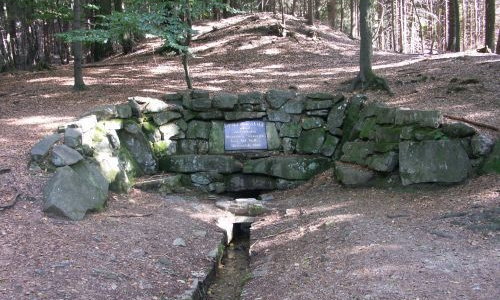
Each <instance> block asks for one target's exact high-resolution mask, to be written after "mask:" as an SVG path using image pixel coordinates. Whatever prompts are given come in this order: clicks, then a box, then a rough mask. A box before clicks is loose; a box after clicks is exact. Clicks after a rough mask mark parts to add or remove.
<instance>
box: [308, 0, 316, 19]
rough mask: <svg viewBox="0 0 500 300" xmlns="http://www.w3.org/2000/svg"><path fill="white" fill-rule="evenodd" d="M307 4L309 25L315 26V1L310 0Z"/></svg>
mask: <svg viewBox="0 0 500 300" xmlns="http://www.w3.org/2000/svg"><path fill="white" fill-rule="evenodd" d="M307 4H308V5H307V25H314V0H308V1H307Z"/></svg>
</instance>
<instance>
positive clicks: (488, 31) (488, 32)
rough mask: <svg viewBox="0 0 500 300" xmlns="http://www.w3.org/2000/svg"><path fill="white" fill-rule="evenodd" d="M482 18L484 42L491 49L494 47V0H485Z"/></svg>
mask: <svg viewBox="0 0 500 300" xmlns="http://www.w3.org/2000/svg"><path fill="white" fill-rule="evenodd" d="M485 5H486V7H485V20H484V25H485V26H484V27H485V28H484V44H485V46H488V47H489V48H490V49H491V50H493V48H494V47H495V0H486V3H485Z"/></svg>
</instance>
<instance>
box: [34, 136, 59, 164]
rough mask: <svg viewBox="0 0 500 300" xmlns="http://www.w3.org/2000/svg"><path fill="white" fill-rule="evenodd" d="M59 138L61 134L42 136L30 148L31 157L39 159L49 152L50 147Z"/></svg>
mask: <svg viewBox="0 0 500 300" xmlns="http://www.w3.org/2000/svg"><path fill="white" fill-rule="evenodd" d="M60 139H61V135H60V134H58V133H56V134H52V135H49V136H46V137H44V138H43V139H42V140H41V141H39V142H38V143H36V144H35V146H33V148H31V158H32V159H33V160H35V161H39V160H41V159H42V158H43V157H45V155H47V154H48V153H49V150H50V148H51V147H52V146H53V145H54V144H55V143H57V142H58V141H59V140H60Z"/></svg>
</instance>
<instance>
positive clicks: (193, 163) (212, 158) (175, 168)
mask: <svg viewBox="0 0 500 300" xmlns="http://www.w3.org/2000/svg"><path fill="white" fill-rule="evenodd" d="M160 169H161V170H163V171H167V172H178V173H196V172H210V171H213V172H217V173H222V174H228V173H235V172H238V171H241V169H242V164H241V163H240V162H239V161H238V160H236V159H234V158H233V157H230V156H224V155H189V154H187V155H171V156H168V157H164V158H163V159H162V160H161V161H160Z"/></svg>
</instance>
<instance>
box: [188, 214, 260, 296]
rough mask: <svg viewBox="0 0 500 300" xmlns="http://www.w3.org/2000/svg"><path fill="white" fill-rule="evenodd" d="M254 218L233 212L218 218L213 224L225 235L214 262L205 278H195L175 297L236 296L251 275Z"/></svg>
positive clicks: (239, 293) (239, 294)
mask: <svg viewBox="0 0 500 300" xmlns="http://www.w3.org/2000/svg"><path fill="white" fill-rule="evenodd" d="M254 221H255V218H254V217H249V216H234V215H233V216H226V217H222V218H220V219H219V220H218V222H217V225H218V226H219V227H220V228H222V229H223V230H224V233H225V234H224V238H223V240H222V241H221V244H220V245H219V247H218V249H217V251H216V254H215V255H214V257H215V260H214V264H213V266H212V268H211V270H210V271H209V272H208V274H207V275H206V277H205V278H203V279H199V280H195V281H194V282H193V284H192V286H191V289H190V290H188V291H186V292H185V293H184V294H183V295H181V296H180V297H179V299H182V300H187V299H190V300H191V299H192V300H236V299H240V296H241V293H242V290H243V286H244V285H245V283H246V282H247V281H248V280H249V279H250V278H251V273H250V269H249V263H250V231H251V230H250V229H251V225H252V223H253V222H254ZM214 252H215V251H214Z"/></svg>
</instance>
